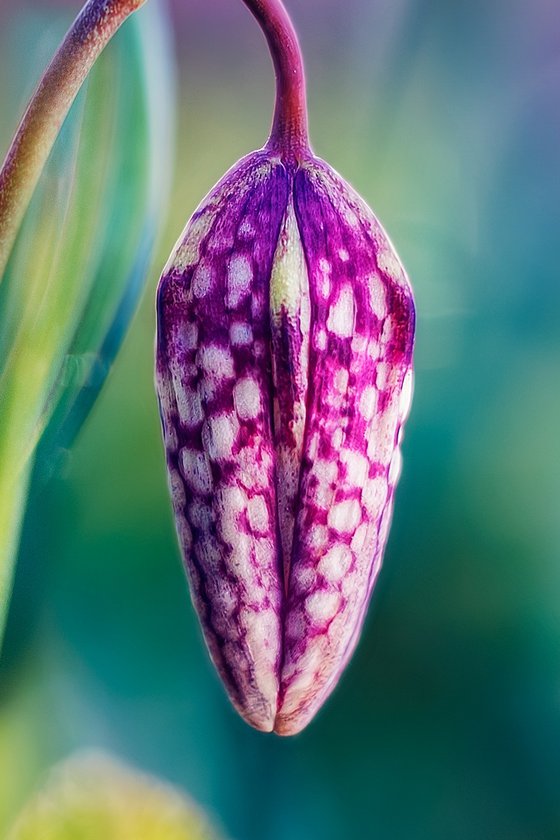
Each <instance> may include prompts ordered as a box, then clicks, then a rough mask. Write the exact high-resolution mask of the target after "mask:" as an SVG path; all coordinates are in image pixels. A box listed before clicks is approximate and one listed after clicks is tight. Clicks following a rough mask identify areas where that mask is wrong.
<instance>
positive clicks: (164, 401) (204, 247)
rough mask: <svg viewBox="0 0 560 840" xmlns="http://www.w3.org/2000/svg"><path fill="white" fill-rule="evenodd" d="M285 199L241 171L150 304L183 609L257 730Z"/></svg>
mask: <svg viewBox="0 0 560 840" xmlns="http://www.w3.org/2000/svg"><path fill="white" fill-rule="evenodd" d="M287 193H288V185H287V178H286V173H285V171H284V169H283V167H282V166H281V165H277V164H273V163H271V162H270V161H269V160H268V159H267V158H265V157H264V156H263V155H258V154H257V155H252V156H250V157H249V158H248V159H246V160H245V161H242V162H241V163H240V164H239V165H238V167H236V168H235V169H234V170H233V171H232V172H230V174H229V175H228V176H226V178H225V179H224V181H222V182H221V183H220V184H219V185H218V187H217V188H216V189H215V190H214V191H213V193H211V195H210V196H209V198H208V199H207V200H206V201H205V202H203V204H202V205H201V208H200V209H199V211H197V213H195V215H194V216H193V218H192V220H191V222H190V223H189V225H188V227H187V230H186V232H185V234H184V236H183V237H182V242H181V244H180V245H179V247H178V249H177V251H176V253H175V256H174V259H173V263H172V265H171V266H170V267H169V268H168V269H167V272H166V273H165V274H164V276H163V278H162V281H161V284H160V288H159V297H158V314H159V319H158V348H157V354H158V360H157V381H158V390H159V396H160V405H161V414H162V422H163V427H164V434H165V442H166V450H167V463H168V469H169V475H170V483H171V487H172V495H173V500H174V505H175V516H176V522H177V528H178V532H179V538H180V542H181V546H182V550H183V555H184V558H185V563H186V567H187V572H188V576H189V580H190V585H191V593H192V598H193V602H194V606H195V608H196V610H197V612H198V614H199V617H200V620H201V623H202V627H203V630H204V635H205V638H206V642H207V645H208V647H209V650H210V653H211V656H212V659H213V660H214V663H215V665H216V667H217V669H218V671H219V672H220V674H221V677H222V679H223V681H224V683H225V685H226V687H227V690H228V692H229V694H230V696H231V699H232V701H233V703H234V705H235V706H236V707H237V708H238V710H239V711H240V713H241V714H242V715H243V716H244V717H245V718H246V719H247V720H248V721H249V722H250V723H251V724H252V725H253V726H255V727H257V728H258V729H262V730H264V731H270V730H271V729H272V727H273V723H274V717H275V713H276V700H277V693H278V676H279V669H280V657H281V609H282V594H283V593H282V583H281V581H282V574H281V570H280V568H279V553H278V550H277V543H276V532H277V515H276V501H275V453H274V444H273V439H272V429H271V423H270V406H269V404H268V402H267V399H266V397H267V394H269V392H270V386H269V380H270V369H271V356H270V347H271V341H270V325H269V318H268V285H269V279H270V274H271V269H272V259H273V256H274V250H275V247H276V242H277V240H278V231H279V228H280V224H281V221H282V216H283V214H284V210H285V207H286V203H287ZM263 231H265V232H266V233H265V235H263Z"/></svg>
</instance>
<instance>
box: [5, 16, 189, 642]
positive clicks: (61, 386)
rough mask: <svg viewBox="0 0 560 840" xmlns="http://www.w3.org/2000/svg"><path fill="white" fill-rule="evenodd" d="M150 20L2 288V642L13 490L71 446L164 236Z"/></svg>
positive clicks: (106, 58)
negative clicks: (158, 241)
mask: <svg viewBox="0 0 560 840" xmlns="http://www.w3.org/2000/svg"><path fill="white" fill-rule="evenodd" d="M159 8H160V7H159V6H158V5H157V4H154V5H152V6H151V7H150V9H148V10H147V13H146V14H144V15H141V16H137V17H135V18H133V19H132V20H131V21H130V25H129V26H126V27H124V28H123V30H121V32H120V33H118V35H117V36H116V38H115V39H114V41H113V43H112V44H110V46H109V48H108V49H107V50H106V51H105V52H104V53H103V55H102V56H101V58H100V59H99V60H98V62H97V64H96V66H95V67H94V69H93V71H92V73H91V74H90V76H89V78H88V80H87V81H86V84H85V86H84V87H85V89H84V90H83V91H82V92H81V94H80V96H79V97H78V100H77V101H76V103H75V104H74V106H73V108H72V109H71V112H70V114H69V116H68V119H67V120H66V121H65V123H64V126H63V129H62V131H61V134H60V135H59V137H58V139H57V142H56V144H55V147H54V149H53V152H52V154H51V155H50V158H49V160H48V162H47V165H46V167H45V170H44V172H43V174H42V177H41V179H40V182H39V185H38V188H37V190H36V192H35V195H34V197H33V200H32V202H31V204H30V207H29V209H28V212H27V214H26V216H25V219H24V222H23V224H22V227H21V230H20V232H19V235H18V238H17V242H16V244H15V247H14V250H13V252H12V256H11V258H10V260H9V263H8V266H7V268H6V272H5V275H4V277H3V278H2V284H1V286H0V324H1V329H0V636H1V635H2V625H3V615H4V608H5V604H4V601H5V599H6V597H7V594H8V593H9V585H8V584H7V583H6V584H5V585H4V581H5V579H6V578H7V576H8V575H9V568H8V567H9V564H10V554H11V552H12V551H13V550H14V549H15V547H16V546H17V535H18V530H19V521H20V518H21V514H20V511H19V510H18V506H19V505H22V506H23V505H24V503H25V496H24V494H22V493H21V488H22V486H23V487H24V488H25V487H27V486H28V485H29V484H30V475H31V472H32V470H33V469H35V481H36V480H38V479H40V477H41V476H42V475H44V474H45V473H46V474H49V473H50V472H51V471H52V470H53V469H54V468H55V465H56V462H57V460H58V458H59V455H60V450H63V451H64V449H66V448H68V447H69V446H70V445H71V444H72V442H73V440H74V438H75V436H76V434H77V432H78V430H79V428H80V426H81V424H82V422H83V420H84V418H85V416H86V415H87V413H88V411H89V409H90V408H91V405H92V404H93V402H94V400H95V398H96V396H97V393H98V392H99V389H100V388H101V386H102V384H103V382H104V380H105V377H106V375H107V372H108V369H109V367H110V364H111V362H112V361H113V358H114V356H115V354H116V351H117V349H118V347H119V346H120V343H121V340H122V336H123V333H124V331H125V330H126V328H127V326H128V323H129V321H130V318H131V317H132V314H133V312H134V310H135V307H136V304H137V302H138V298H139V295H140V292H141V290H142V288H143V285H144V282H145V279H146V275H147V271H148V268H149V265H150V261H151V257H152V251H153V246H154V242H155V237H156V234H157V232H158V229H159V228H160V227H161V219H162V216H163V214H164V210H165V206H166V199H167V193H168V181H169V164H170V160H169V156H170V150H171V142H170V139H169V138H170V135H171V132H172V130H173V122H172V116H171V106H170V102H171V100H172V95H173V90H172V89H170V88H172V82H171V77H170V73H169V72H168V71H167V66H168V64H169V61H168V53H167V49H168V45H167V43H166V42H165V38H164V35H163V33H162V23H161V19H160V14H161V13H158V9H159ZM148 68H149V70H148ZM152 74H153V75H152ZM157 83H159V84H158V85H157V88H156V87H154V85H155V84H157ZM39 442H40V443H41V446H40V452H39V455H38V458H37V462H36V463H35V451H36V448H37V446H38V445H39ZM32 484H33V482H31V485H32ZM32 490H33V487H32V486H31V491H32Z"/></svg>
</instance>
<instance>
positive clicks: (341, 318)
mask: <svg viewBox="0 0 560 840" xmlns="http://www.w3.org/2000/svg"><path fill="white" fill-rule="evenodd" d="M355 316H356V302H355V300H354V292H353V291H352V287H351V286H349V285H345V286H343V288H342V290H341V292H340V295H339V297H338V300H337V301H336V303H335V304H334V306H331V308H330V310H329V319H328V321H327V329H328V330H330V332H333V333H334V334H335V335H338V336H339V337H340V338H350V336H351V335H352V333H353V332H354V323H355Z"/></svg>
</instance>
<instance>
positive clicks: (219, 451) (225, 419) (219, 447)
mask: <svg viewBox="0 0 560 840" xmlns="http://www.w3.org/2000/svg"><path fill="white" fill-rule="evenodd" d="M238 433H239V421H238V419H237V416H236V415H235V414H233V413H230V412H228V413H226V414H216V415H214V416H213V417H209V418H208V420H207V421H206V422H205V423H204V425H203V427H202V442H203V444H204V448H205V449H206V451H207V452H208V454H209V456H210V458H213V459H214V460H215V461H220V460H226V459H228V458H231V457H232V455H233V447H234V445H235V442H236V440H237V435H238Z"/></svg>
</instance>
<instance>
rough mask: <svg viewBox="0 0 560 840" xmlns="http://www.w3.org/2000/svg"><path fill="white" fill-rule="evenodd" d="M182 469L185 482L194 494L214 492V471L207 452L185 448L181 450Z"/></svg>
mask: <svg viewBox="0 0 560 840" xmlns="http://www.w3.org/2000/svg"><path fill="white" fill-rule="evenodd" d="M181 468H182V471H183V477H184V479H185V481H186V482H187V484H188V485H189V487H190V488H191V490H192V491H193V492H194V493H197V494H207V493H211V492H212V487H213V484H214V483H213V480H212V471H211V469H210V462H209V461H208V457H207V455H206V453H205V452H198V451H197V450H195V449H189V448H188V447H184V448H183V449H181Z"/></svg>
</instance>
